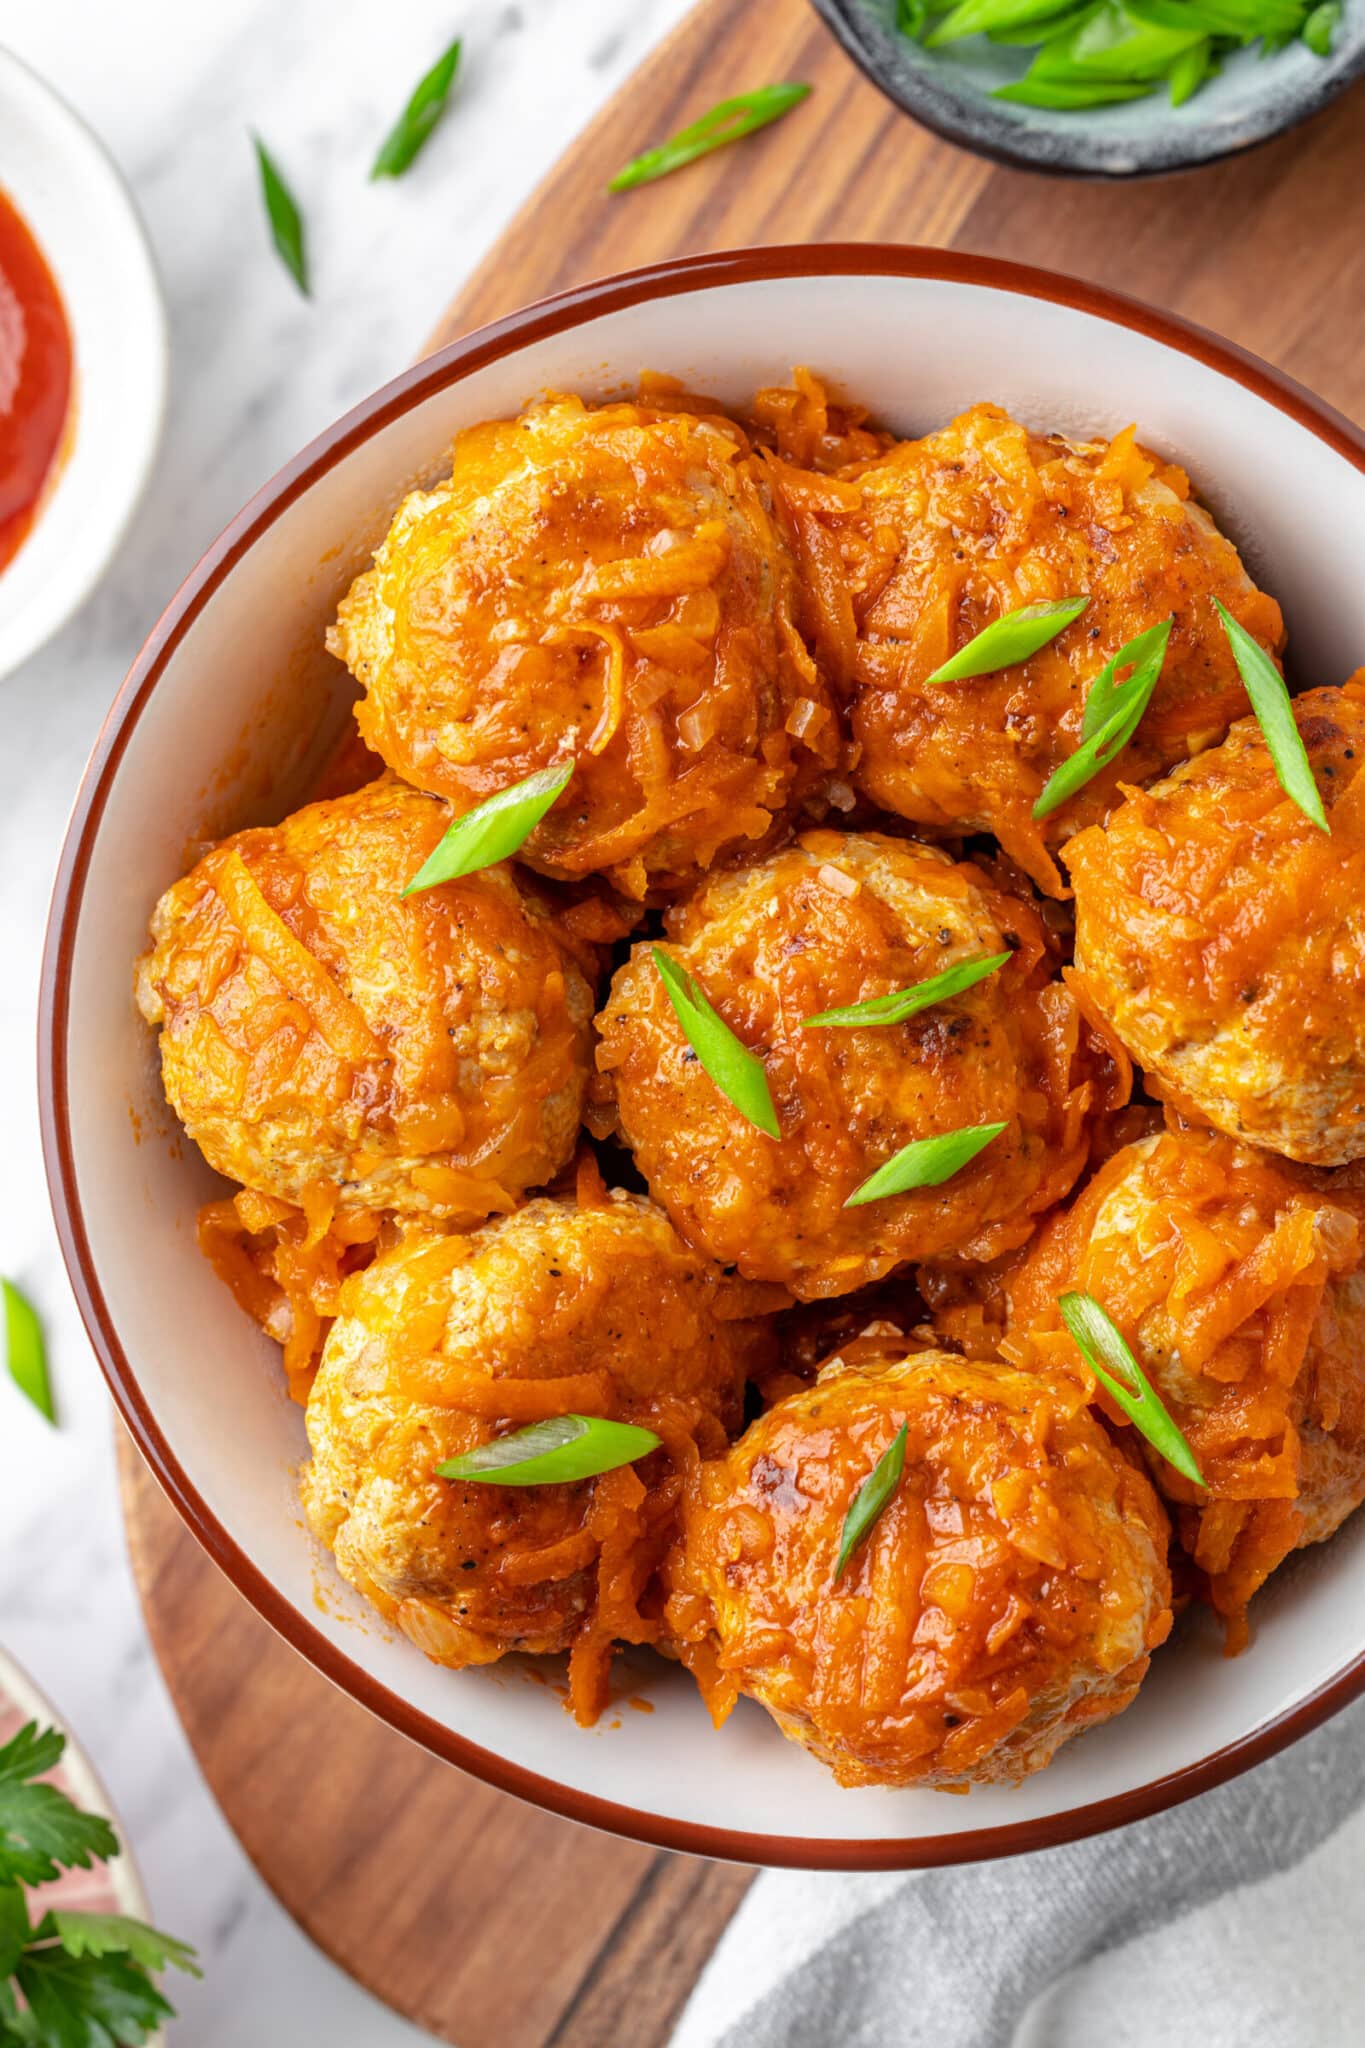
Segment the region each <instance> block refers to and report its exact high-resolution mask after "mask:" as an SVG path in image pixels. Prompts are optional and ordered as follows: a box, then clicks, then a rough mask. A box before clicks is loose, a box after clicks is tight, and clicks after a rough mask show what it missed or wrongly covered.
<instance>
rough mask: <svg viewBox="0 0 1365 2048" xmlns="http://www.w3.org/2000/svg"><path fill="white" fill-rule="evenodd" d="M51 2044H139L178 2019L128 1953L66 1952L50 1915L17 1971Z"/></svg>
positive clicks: (80, 2047)
mask: <svg viewBox="0 0 1365 2048" xmlns="http://www.w3.org/2000/svg"><path fill="white" fill-rule="evenodd" d="M15 1976H16V1978H17V1980H18V1984H19V1989H20V1991H22V1993H23V1995H24V1997H25V1998H26V1999H27V2000H28V2004H29V2008H30V2010H31V2011H32V2014H33V2017H34V2019H35V2020H36V2021H37V2023H38V2030H39V2039H40V2040H42V2041H43V2042H45V2043H50V2044H51V2048H138V2044H139V2043H141V2042H143V2041H145V2040H146V2038H147V2036H148V2035H149V2034H151V2033H153V2032H154V2031H155V2030H156V2028H157V2027H159V2026H160V2025H161V2022H162V2021H163V2020H167V2019H172V2018H174V2014H175V2009H174V2007H173V2006H172V2005H171V2004H170V2003H169V2001H168V2000H166V1999H164V1998H163V1997H162V1995H161V1993H160V1992H159V1991H158V1990H157V1988H156V1986H155V1984H153V1983H152V1981H151V1979H150V1978H149V1977H148V1975H147V1972H146V1971H145V1970H144V1969H143V1968H142V1966H141V1965H140V1964H139V1963H136V1962H134V1961H133V1959H132V1958H131V1956H128V1955H83V1956H72V1955H68V1954H67V1952H66V1950H65V1949H64V1948H63V1947H62V1946H61V1943H60V1942H59V1941H57V1940H56V1939H55V1928H54V1925H53V1921H52V1919H51V1917H50V1916H49V1918H48V1919H46V1920H44V1921H43V1923H42V1925H41V1926H40V1927H39V1929H38V1931H37V1934H36V1936H35V1938H34V1941H33V1943H32V1945H31V1946H30V1947H29V1948H27V1949H25V1951H24V1954H23V1957H22V1959H21V1961H20V1963H19V1967H18V1969H17V1970H16V1972H15Z"/></svg>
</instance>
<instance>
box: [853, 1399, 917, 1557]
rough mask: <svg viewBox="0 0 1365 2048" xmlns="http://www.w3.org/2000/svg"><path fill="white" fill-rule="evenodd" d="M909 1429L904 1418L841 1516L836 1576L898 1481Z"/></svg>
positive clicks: (902, 1468) (903, 1468)
mask: <svg viewBox="0 0 1365 2048" xmlns="http://www.w3.org/2000/svg"><path fill="white" fill-rule="evenodd" d="M908 1429H909V1425H908V1424H907V1423H904V1422H903V1423H902V1424H901V1426H900V1428H899V1429H898V1430H897V1431H896V1434H895V1435H894V1436H893V1437H892V1439H891V1441H890V1443H889V1444H888V1445H887V1447H886V1449H885V1450H884V1451H883V1452H882V1454H881V1456H880V1458H878V1460H877V1462H876V1464H875V1465H874V1466H873V1467H872V1470H871V1471H870V1472H869V1473H868V1475H867V1477H866V1479H865V1480H864V1481H863V1483H862V1485H861V1486H860V1487H859V1488H858V1491H857V1493H856V1495H855V1496H854V1499H853V1504H852V1506H851V1507H850V1508H849V1511H848V1513H847V1514H846V1515H845V1516H844V1530H843V1535H842V1536H841V1537H840V1539H839V1556H838V1559H837V1560H836V1562H835V1566H834V1576H835V1578H836V1579H838V1578H841V1577H842V1575H843V1570H844V1566H845V1565H846V1564H847V1563H848V1561H849V1559H850V1558H851V1557H852V1555H853V1553H854V1551H855V1550H856V1549H857V1548H858V1545H859V1544H860V1543H861V1542H862V1540H863V1538H864V1537H865V1536H866V1535H867V1533H868V1531H869V1530H870V1529H871V1527H872V1524H873V1523H874V1522H875V1521H876V1519H877V1517H878V1515H879V1514H880V1513H881V1511H882V1509H883V1508H884V1507H885V1506H886V1504H887V1502H888V1501H889V1500H890V1499H891V1496H892V1494H894V1492H895V1491H896V1488H897V1487H898V1486H899V1485H900V1483H901V1474H902V1472H903V1471H904V1470H905V1440H906V1436H907V1434H908Z"/></svg>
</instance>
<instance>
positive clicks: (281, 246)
mask: <svg viewBox="0 0 1365 2048" xmlns="http://www.w3.org/2000/svg"><path fill="white" fill-rule="evenodd" d="M251 139H252V141H253V143H254V144H255V145H256V162H257V164H258V165H259V166H260V173H261V197H262V198H263V199H264V201H265V211H266V218H267V219H268V220H269V222H270V234H271V239H272V240H273V241H274V244H275V250H276V254H277V255H278V256H279V259H280V261H281V263H283V265H284V267H285V269H286V270H287V271H288V272H289V275H290V276H291V277H292V278H293V280H294V282H295V284H296V285H297V286H298V288H299V290H300V291H301V292H302V293H303V296H304V297H305V298H307V297H308V258H307V253H306V251H305V249H304V243H303V217H302V215H301V214H300V212H299V209H298V207H297V206H296V205H295V204H294V195H293V193H292V192H291V191H290V189H289V187H288V186H287V185H286V184H285V182H284V179H283V178H282V177H281V176H280V172H279V170H278V168H277V166H276V164H275V160H274V158H273V157H272V156H271V154H270V151H269V150H268V149H267V148H266V146H265V144H264V143H263V142H262V141H261V138H260V136H259V135H253V136H252V138H251Z"/></svg>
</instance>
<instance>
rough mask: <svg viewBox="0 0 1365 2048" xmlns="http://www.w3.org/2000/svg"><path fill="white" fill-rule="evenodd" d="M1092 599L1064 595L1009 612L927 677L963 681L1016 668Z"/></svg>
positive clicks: (930, 679) (1044, 644)
mask: <svg viewBox="0 0 1365 2048" xmlns="http://www.w3.org/2000/svg"><path fill="white" fill-rule="evenodd" d="M1089 602H1090V599H1089V598H1088V597H1060V598H1055V599H1047V600H1045V601H1044V602H1043V603H1041V604H1026V605H1021V606H1020V608H1019V610H1018V611H1013V612H1006V613H1005V615H1004V617H1003V618H999V619H994V620H992V622H991V624H990V625H989V626H983V627H982V629H981V631H980V632H979V633H977V634H975V635H974V636H973V637H972V638H971V639H970V640H969V641H968V642H967V645H966V646H965V647H961V648H959V649H958V651H957V653H956V654H954V655H953V656H952V657H951V658H950V659H949V660H948V661H945V662H944V663H943V665H942V667H941V668H936V669H935V670H934V673H933V674H932V675H931V676H929V677H927V678H926V680H927V681H928V682H931V683H959V682H963V681H965V680H966V679H967V678H968V677H969V676H988V675H992V674H994V672H995V670H996V669H1000V668H1012V667H1013V666H1014V664H1015V662H1016V661H1027V660H1028V658H1029V656H1030V655H1031V654H1036V653H1037V652H1038V649H1039V648H1040V647H1046V646H1047V643H1048V641H1049V640H1055V639H1056V637H1057V635H1058V634H1059V633H1060V632H1062V631H1063V630H1064V629H1065V628H1066V627H1067V626H1069V625H1070V624H1071V622H1072V620H1073V619H1078V618H1079V617H1080V615H1081V613H1082V612H1083V611H1084V610H1085V608H1086V606H1087V605H1088V604H1089Z"/></svg>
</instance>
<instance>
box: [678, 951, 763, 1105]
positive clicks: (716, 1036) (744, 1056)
mask: <svg viewBox="0 0 1365 2048" xmlns="http://www.w3.org/2000/svg"><path fill="white" fill-rule="evenodd" d="M650 951H651V953H652V955H653V958H654V965H655V967H656V968H657V969H658V973H659V979H660V981H661V982H662V983H663V985H664V989H665V991H666V993H667V995H668V1000H669V1002H670V1003H672V1005H673V1011H674V1015H675V1016H676V1017H677V1020H678V1022H679V1023H680V1024H681V1026H682V1028H683V1036H684V1037H685V1038H686V1040H687V1042H688V1044H689V1045H690V1046H691V1048H692V1050H693V1052H694V1053H695V1054H696V1055H697V1058H698V1059H699V1060H700V1061H701V1063H702V1066H703V1067H704V1068H705V1070H706V1072H707V1073H708V1074H709V1075H710V1077H711V1079H712V1080H713V1081H714V1082H715V1084H716V1086H717V1088H719V1090H720V1092H721V1094H722V1095H723V1096H724V1097H725V1099H726V1101H727V1102H732V1103H733V1104H734V1106H735V1108H736V1109H737V1110H738V1111H739V1113H740V1115H741V1116H743V1117H747V1118H748V1120H749V1122H750V1123H751V1124H753V1125H754V1126H755V1127H756V1128H757V1129H758V1130H760V1131H765V1132H766V1133H767V1135H768V1136H769V1137H770V1138H776V1137H779V1136H780V1135H781V1133H780V1131H779V1129H778V1123H777V1111H776V1110H775V1109H774V1108H773V1098H772V1094H771V1092H770V1090H769V1088H768V1076H767V1073H766V1072H765V1070H764V1066H763V1062H762V1060H761V1059H760V1058H759V1057H758V1054H757V1053H754V1052H750V1050H749V1048H748V1046H747V1045H741V1044H740V1041H739V1040H738V1039H737V1038H736V1037H735V1034H734V1032H733V1031H732V1030H731V1029H730V1027H729V1025H728V1024H727V1023H726V1022H725V1020H724V1018H723V1017H721V1016H720V1015H719V1014H718V1013H717V1011H716V1010H715V1009H713V1007H712V1005H711V1004H710V1003H709V1002H708V1001H707V999H706V996H705V995H704V993H703V992H702V990H701V988H700V987H699V986H698V984H697V983H696V982H695V981H694V980H693V978H692V976H691V975H690V974H689V973H688V972H687V969H686V968H685V967H680V966H679V964H678V962H677V961H676V960H675V959H673V957H672V955H671V954H668V953H665V952H664V950H663V948H662V947H661V946H652V947H651V948H650Z"/></svg>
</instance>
